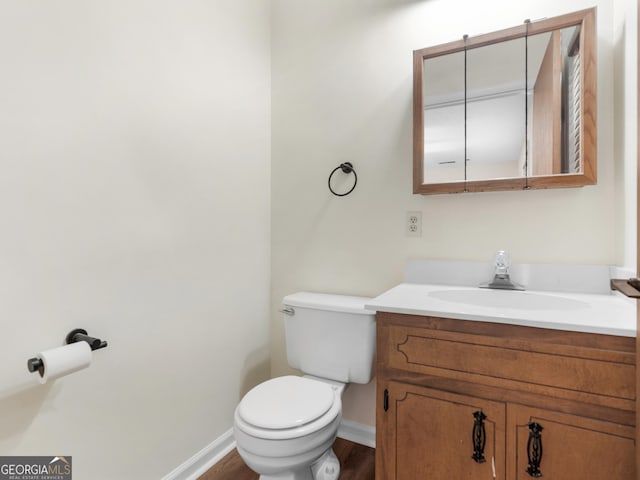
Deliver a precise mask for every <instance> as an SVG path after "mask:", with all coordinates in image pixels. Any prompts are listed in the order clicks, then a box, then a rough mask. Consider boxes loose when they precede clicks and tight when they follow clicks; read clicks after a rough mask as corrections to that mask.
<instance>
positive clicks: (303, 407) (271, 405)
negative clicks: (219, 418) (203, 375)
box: [234, 376, 344, 480]
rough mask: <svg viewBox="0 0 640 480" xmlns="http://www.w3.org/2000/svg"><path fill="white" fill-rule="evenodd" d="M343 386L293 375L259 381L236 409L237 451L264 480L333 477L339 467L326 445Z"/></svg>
mask: <svg viewBox="0 0 640 480" xmlns="http://www.w3.org/2000/svg"><path fill="white" fill-rule="evenodd" d="M343 390H344V385H337V384H335V383H325V382H323V381H322V380H320V379H313V378H310V377H295V376H285V377H278V378H274V379H272V380H268V381H267V382H264V383H262V384H260V385H258V386H257V387H255V388H254V389H252V390H251V391H250V392H249V393H247V395H246V396H245V397H244V398H243V400H242V402H240V404H239V405H238V407H237V408H236V412H235V418H234V435H235V438H236V444H237V449H238V453H239V454H240V456H241V457H242V458H243V459H244V461H245V463H246V464H247V465H248V466H249V468H251V469H252V470H254V471H255V472H258V473H260V474H261V476H260V478H261V479H263V480H266V479H279V480H285V479H286V480H312V479H323V480H334V479H337V478H338V475H339V473H340V466H339V463H338V460H337V458H335V455H334V454H333V451H332V450H331V446H332V445H333V442H334V441H335V439H336V435H337V433H338V427H339V425H340V420H341V419H342V399H341V397H342V391H343ZM314 472H315V474H314Z"/></svg>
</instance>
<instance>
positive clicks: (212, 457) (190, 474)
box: [162, 428, 236, 480]
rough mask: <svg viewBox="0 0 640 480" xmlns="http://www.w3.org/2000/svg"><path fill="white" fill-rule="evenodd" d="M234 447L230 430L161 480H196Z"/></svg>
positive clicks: (234, 443)
mask: <svg viewBox="0 0 640 480" xmlns="http://www.w3.org/2000/svg"><path fill="white" fill-rule="evenodd" d="M235 447H236V441H235V438H234V437H233V429H232V428H230V429H229V430H227V431H226V432H224V433H223V434H222V435H220V436H219V437H218V438H216V439H215V440H214V441H213V442H211V443H210V444H209V445H207V446H206V447H204V448H203V449H202V450H200V451H199V452H198V453H196V454H195V455H194V456H193V457H191V458H190V459H189V460H187V461H186V462H184V463H183V464H182V465H178V467H176V468H175V469H173V471H171V472H170V473H168V474H167V475H165V476H164V477H163V478H162V480H197V478H198V477H200V476H201V475H202V474H204V473H205V472H206V471H207V470H209V469H210V468H211V467H213V466H214V465H215V464H216V463H218V462H219V461H220V460H222V458H223V457H224V456H225V455H226V454H227V453H229V452H230V451H231V450H233V449H234V448H235Z"/></svg>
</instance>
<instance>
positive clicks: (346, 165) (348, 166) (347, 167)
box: [327, 162, 358, 197]
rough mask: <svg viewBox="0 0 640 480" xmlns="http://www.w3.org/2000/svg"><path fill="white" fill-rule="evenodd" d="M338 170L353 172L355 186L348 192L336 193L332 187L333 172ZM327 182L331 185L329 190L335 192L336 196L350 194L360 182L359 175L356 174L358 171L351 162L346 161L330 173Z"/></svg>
mask: <svg viewBox="0 0 640 480" xmlns="http://www.w3.org/2000/svg"><path fill="white" fill-rule="evenodd" d="M338 170H342V172H343V173H346V174H349V173H353V179H354V180H353V186H352V187H351V189H350V190H349V191H348V192H346V193H336V192H335V191H334V190H333V188H331V177H333V174H334V173H336V172H337V171H338ZM327 184H328V185H329V190H330V191H331V193H333V194H334V195H335V196H336V197H344V196H346V195H349V194H350V193H351V192H353V189H354V188H356V185H357V184H358V175H357V174H356V171H355V170H354V169H353V165H352V164H351V163H350V162H344V163H341V164H340V165H338V166H337V167H336V168H334V169H333V171H332V172H331V173H330V174H329V180H328V181H327Z"/></svg>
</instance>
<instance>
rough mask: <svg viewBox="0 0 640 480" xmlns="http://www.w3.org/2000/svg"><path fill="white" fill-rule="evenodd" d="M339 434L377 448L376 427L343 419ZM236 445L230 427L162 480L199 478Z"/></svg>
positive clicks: (341, 436)
mask: <svg viewBox="0 0 640 480" xmlns="http://www.w3.org/2000/svg"><path fill="white" fill-rule="evenodd" d="M338 436H339V437H340V438H344V439H345V440H349V441H350V442H354V443H359V444H360V445H365V446H367V447H371V448H376V428H375V427H372V426H370V425H363V424H362V423H356V422H352V421H350V420H342V422H341V423H340V427H338ZM235 447H236V441H235V439H234V438H233V429H232V428H230V429H229V430H227V431H226V432H224V433H223V434H222V435H220V436H219V437H218V438H216V439H215V440H214V441H213V442H211V443H210V444H209V445H207V446H206V447H204V448H203V449H202V450H200V451H199V452H198V453H196V454H195V455H194V456H193V457H191V458H190V459H189V460H187V461H186V462H184V463H183V464H182V465H179V466H178V467H176V468H175V469H173V471H171V472H170V473H168V474H167V475H165V476H164V477H163V478H162V480H197V479H198V477H200V476H201V475H202V474H204V473H205V472H206V471H207V470H209V469H210V468H211V467H213V466H214V465H215V464H216V463H218V462H219V461H220V460H222V458H223V457H224V456H225V455H226V454H227V453H229V452H230V451H231V450H233V449H234V448H235Z"/></svg>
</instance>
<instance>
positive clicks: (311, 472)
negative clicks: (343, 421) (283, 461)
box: [259, 448, 340, 480]
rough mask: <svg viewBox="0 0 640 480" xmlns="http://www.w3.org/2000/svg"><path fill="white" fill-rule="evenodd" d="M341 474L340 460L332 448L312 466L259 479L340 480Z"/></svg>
mask: <svg viewBox="0 0 640 480" xmlns="http://www.w3.org/2000/svg"><path fill="white" fill-rule="evenodd" d="M339 476H340V461H339V460H338V457H336V454H335V453H334V452H333V449H332V448H330V449H329V450H327V451H326V452H325V453H324V454H323V455H322V456H321V457H320V458H319V459H318V460H316V461H315V462H314V463H313V464H312V465H311V466H310V467H306V468H302V469H300V470H297V471H295V472H286V473H280V474H276V475H260V479H259V480H338V477H339Z"/></svg>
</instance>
